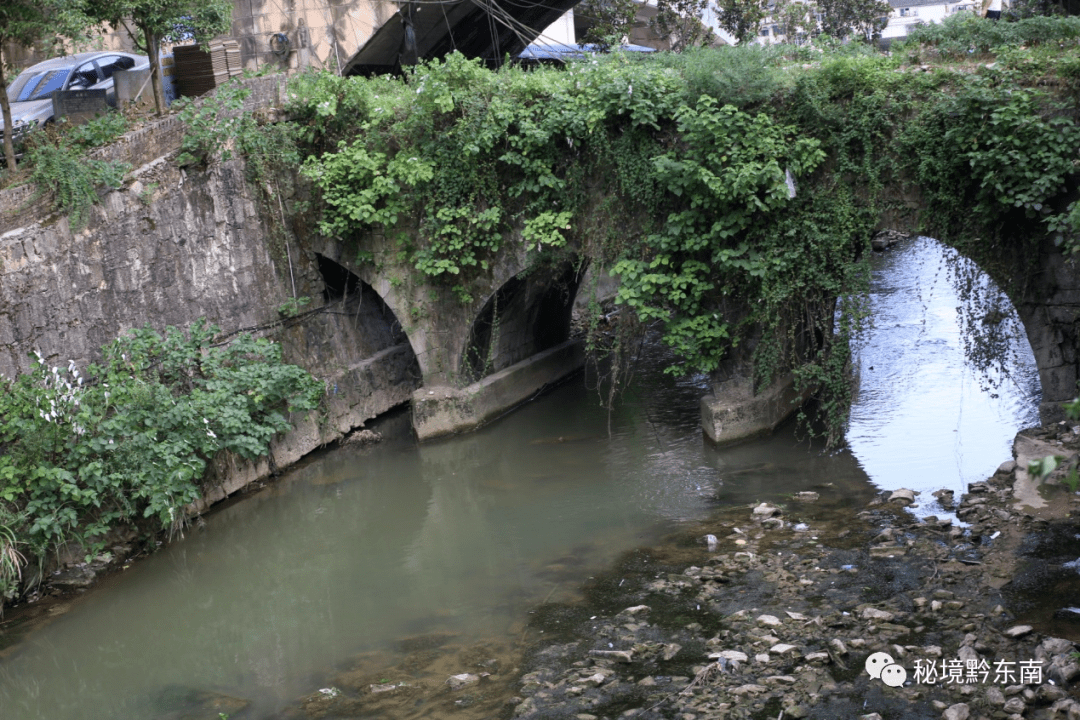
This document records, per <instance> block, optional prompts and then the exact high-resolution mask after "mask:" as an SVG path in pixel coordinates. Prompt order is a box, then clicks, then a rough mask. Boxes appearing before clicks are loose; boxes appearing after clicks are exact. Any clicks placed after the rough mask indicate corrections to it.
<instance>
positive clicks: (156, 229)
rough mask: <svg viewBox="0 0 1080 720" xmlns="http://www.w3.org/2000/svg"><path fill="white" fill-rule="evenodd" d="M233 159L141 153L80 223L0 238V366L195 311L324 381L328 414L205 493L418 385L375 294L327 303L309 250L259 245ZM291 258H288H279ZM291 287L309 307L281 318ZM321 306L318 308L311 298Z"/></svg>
mask: <svg viewBox="0 0 1080 720" xmlns="http://www.w3.org/2000/svg"><path fill="white" fill-rule="evenodd" d="M267 222H268V221H267V219H266V218H264V217H263V215H262V214H261V212H260V209H259V207H258V205H257V203H256V202H255V201H254V200H253V199H252V196H251V192H250V189H249V187H248V185H247V183H246V181H245V179H244V167H243V164H242V163H241V162H240V161H230V162H226V163H220V164H214V165H212V166H211V167H210V168H209V169H208V170H205V171H195V172H187V171H185V170H181V169H179V168H177V167H175V166H174V165H173V164H172V163H171V162H168V161H167V160H165V159H159V160H157V161H155V162H152V163H149V164H147V165H146V166H144V167H143V168H141V169H140V171H138V172H136V173H135V174H134V175H133V177H132V178H131V182H130V183H129V184H128V185H127V186H126V187H125V188H123V189H121V190H117V191H113V192H109V193H107V194H106V195H104V196H103V198H102V203H101V204H100V205H98V206H95V207H94V208H93V209H92V212H91V215H90V218H89V221H88V223H87V226H86V227H85V228H84V229H82V230H79V231H73V230H72V228H71V226H70V224H69V222H68V220H67V218H66V217H63V216H49V217H45V218H41V215H40V214H39V219H35V221H33V222H30V223H28V224H26V225H24V226H21V227H17V228H12V229H8V230H7V231H6V232H4V233H3V234H2V235H0V372H2V373H4V374H6V375H9V376H10V375H13V374H16V373H19V372H22V371H25V370H26V369H28V368H29V366H30V363H29V358H28V353H30V352H31V351H35V350H36V351H39V352H41V353H42V355H44V356H45V357H46V358H47V361H48V362H49V363H50V364H54V365H66V364H67V362H68V361H69V360H73V361H75V363H76V364H78V365H80V366H85V365H86V364H87V363H89V362H92V361H94V360H95V359H96V358H97V355H98V351H99V348H100V347H101V346H102V345H104V344H106V343H108V342H110V341H111V340H113V339H114V338H115V337H117V335H119V334H120V333H122V332H123V331H124V330H126V329H129V328H132V327H141V326H144V325H150V326H151V327H153V328H155V329H158V330H160V329H162V328H164V327H165V326H166V325H175V326H185V325H188V324H190V323H191V322H193V321H194V320H196V319H198V318H200V317H205V318H206V319H207V320H209V321H210V322H212V323H214V324H216V325H218V326H220V327H221V328H222V330H223V332H233V331H237V330H242V329H252V330H254V331H255V332H256V333H259V334H263V335H266V336H270V337H272V338H274V339H276V340H278V341H280V342H281V343H282V346H283V350H284V355H285V358H286V360H287V361H289V362H293V363H296V364H299V365H302V366H304V367H305V368H307V369H308V370H309V371H311V372H312V373H313V374H314V375H316V376H317V377H319V378H320V379H322V380H324V381H325V383H326V387H327V397H326V400H325V403H324V405H325V408H324V409H325V410H326V417H325V418H324V419H323V420H322V421H320V422H316V421H315V419H314V417H308V418H294V421H295V422H296V423H297V428H296V430H294V431H293V432H292V433H289V434H288V435H287V436H285V437H283V438H281V439H280V440H279V441H278V442H276V443H275V444H274V447H273V457H272V459H270V460H268V461H266V462H263V463H260V464H258V465H256V466H247V465H244V464H242V463H241V464H236V463H231V462H228V463H227V465H231V468H230V469H229V471H228V472H227V473H219V476H220V477H221V480H220V484H221V487H220V488H219V489H218V491H216V492H214V493H211V496H210V498H209V499H213V498H214V497H216V496H217V495H219V494H222V493H223V492H231V491H232V490H235V489H237V488H238V487H241V486H243V485H244V484H246V483H247V482H250V481H251V480H253V479H256V478H257V477H260V476H264V475H265V474H266V473H267V472H269V470H270V469H271V468H272V467H274V466H278V467H282V466H285V465H287V464H289V463H291V462H294V461H295V460H297V459H299V457H301V456H303V455H304V454H306V453H308V452H310V451H311V450H313V449H315V448H317V447H319V446H320V445H322V444H324V443H325V442H328V441H330V440H333V439H335V438H337V437H340V435H341V434H343V433H346V432H348V431H349V430H351V429H352V428H354V427H357V426H359V425H362V424H363V422H364V421H366V420H368V419H370V418H373V417H375V416H376V415H378V414H381V413H383V412H385V411H387V410H389V409H390V408H392V407H394V406H396V405H400V404H402V403H405V402H407V401H408V400H409V398H410V395H411V393H412V391H413V390H414V389H415V388H416V387H417V386H418V384H419V382H420V373H419V368H418V367H417V365H416V358H415V356H414V355H413V353H412V349H411V348H410V347H409V345H408V343H407V342H406V341H405V340H404V337H403V336H402V334H401V332H400V329H398V330H397V331H395V330H394V328H393V327H392V326H393V325H394V322H393V318H392V317H389V318H388V317H386V315H385V313H384V312H383V307H382V305H381V301H378V298H376V297H375V296H374V295H373V294H371V293H370V291H369V295H368V296H367V300H368V302H366V303H364V302H363V297H362V296H361V295H357V297H356V298H354V302H353V303H351V304H348V303H334V302H327V301H326V300H325V299H324V298H325V296H324V292H323V291H324V285H325V284H324V282H323V278H322V276H321V274H320V273H319V271H318V269H317V263H316V258H315V255H314V253H310V252H304V251H302V250H301V249H300V247H299V246H297V245H296V244H295V243H291V244H290V247H289V249H288V250H287V251H286V250H285V248H284V247H283V246H282V245H281V243H280V242H278V243H277V247H278V248H279V249H278V250H274V249H272V248H274V247H275V244H274V243H272V242H269V241H268V238H269V232H270V228H269V227H268V225H267ZM290 266H291V267H290ZM294 281H295V283H296V288H297V294H298V295H307V296H310V297H313V298H314V302H313V303H312V304H313V306H315V307H314V309H313V310H309V311H308V312H305V313H303V314H302V315H301V316H298V317H296V318H292V319H288V320H284V319H283V318H282V317H281V315H280V314H279V313H278V310H277V309H278V307H279V306H280V305H281V304H282V303H283V302H285V301H286V300H287V299H289V298H291V297H292V285H293V282H294ZM320 306H321V307H320Z"/></svg>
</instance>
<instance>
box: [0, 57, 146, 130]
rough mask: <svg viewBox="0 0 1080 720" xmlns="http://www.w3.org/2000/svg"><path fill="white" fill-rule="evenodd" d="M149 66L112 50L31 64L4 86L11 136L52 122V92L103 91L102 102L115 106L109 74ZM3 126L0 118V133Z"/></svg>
mask: <svg viewBox="0 0 1080 720" xmlns="http://www.w3.org/2000/svg"><path fill="white" fill-rule="evenodd" d="M148 67H150V59H149V58H148V57H146V56H145V55H133V54H132V53H125V52H115V51H97V52H84V53H78V54H76V55H67V56H65V57H59V58H53V59H52V60H46V61H45V62H40V63H38V64H37V65H32V66H30V67H28V68H26V69H25V70H23V71H22V72H21V73H19V76H18V77H17V78H15V81H14V82H13V83H11V84H10V85H8V91H7V93H8V102H10V103H11V125H12V128H14V131H15V132H14V133H13V137H14V138H16V139H18V138H21V137H22V136H23V135H24V134H25V133H26V132H27V131H28V130H32V129H33V128H36V127H40V126H42V125H44V124H45V123H47V122H49V121H50V120H52V119H53V105H52V96H53V93H54V92H56V91H58V90H105V91H106V96H105V97H106V100H107V102H108V103H109V104H110V105H113V106H115V105H116V91H115V90H114V88H113V73H114V72H116V71H117V70H142V69H145V68H148ZM3 127H4V122H3V118H0V132H2V130H3Z"/></svg>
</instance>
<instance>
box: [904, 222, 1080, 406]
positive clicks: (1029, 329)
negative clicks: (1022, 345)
mask: <svg viewBox="0 0 1080 720" xmlns="http://www.w3.org/2000/svg"><path fill="white" fill-rule="evenodd" d="M900 227H902V224H901V225H900ZM897 233H898V234H899V235H900V236H904V235H909V236H910V237H912V239H914V237H915V236H916V235H917V233H905V232H903V231H897ZM927 239H929V238H927ZM934 242H935V243H936V242H940V241H937V240H934ZM941 244H942V245H943V246H944V247H945V248H947V249H948V251H949V252H951V253H954V254H955V255H954V259H952V260H950V261H949V263H950V268H949V273H950V274H951V275H952V276H953V279H954V284H955V285H966V286H971V285H977V286H981V287H979V288H978V291H977V292H976V293H975V294H973V295H971V296H970V299H968V300H965V299H964V297H963V294H962V293H960V292H959V289H958V294H960V295H961V297H960V302H961V304H962V305H963V310H962V311H961V323H962V325H963V327H962V330H963V332H964V333H965V335H966V337H965V338H964V341H965V343H973V342H980V343H984V344H992V345H994V346H1000V348H999V349H1004V350H1008V348H1007V346H1008V344H1009V342H1010V337H1009V333H1008V325H1009V322H1010V321H1011V320H1012V318H1011V317H1010V316H1011V315H1012V314H1013V313H1015V318H1016V320H1017V321H1018V324H1019V325H1020V326H1021V327H1022V329H1023V336H1024V337H1023V338H1020V339H1021V341H1023V340H1026V342H1027V343H1028V344H1029V345H1030V347H1031V352H1032V354H1033V355H1034V358H1035V365H1036V368H1037V371H1038V379H1039V386H1040V390H1041V397H1042V399H1041V402H1040V403H1039V414H1040V416H1041V418H1042V421H1043V422H1050V421H1056V420H1059V419H1061V418H1062V417H1063V415H1062V411H1061V407H1060V405H1061V403H1062V402H1065V401H1068V400H1071V399H1073V398H1074V397H1076V394H1077V380H1080V366H1078V361H1080V357H1078V355H1077V352H1076V340H1077V333H1076V328H1075V327H1074V319H1073V316H1074V315H1075V311H1073V310H1068V311H1063V306H1067V307H1071V306H1073V305H1074V304H1075V295H1076V294H1077V290H1078V289H1077V288H1076V287H1075V285H1076V282H1077V281H1076V279H1075V278H1073V277H1071V275H1072V274H1071V273H1069V276H1068V277H1066V270H1065V267H1064V257H1063V256H1062V255H1061V254H1060V253H1059V252H1056V250H1055V251H1054V252H1044V253H1042V255H1041V257H1040V258H1039V259H1038V261H1037V262H1035V263H1034V264H1035V265H1036V266H1037V268H1034V272H1033V273H1032V274H1031V275H1030V276H1029V277H1027V278H1025V279H1023V280H1021V281H1020V282H1017V280H1018V278H1015V277H1011V276H1007V275H1005V271H1004V270H1003V269H1002V268H1003V267H1005V266H1006V265H1007V263H996V262H993V261H992V259H991V262H985V263H984V262H983V258H974V257H971V256H970V255H968V254H965V253H964V252H962V251H960V250H958V249H957V248H955V247H953V246H951V245H949V244H948V243H946V242H941ZM957 277H958V278H959V279H957ZM1070 285H1072V286H1073V287H1070ZM969 289H970V288H969ZM1003 320H1004V322H1002V321H1003ZM973 333H974V334H975V335H978V337H975V336H974V335H973ZM976 364H977V365H978V363H976Z"/></svg>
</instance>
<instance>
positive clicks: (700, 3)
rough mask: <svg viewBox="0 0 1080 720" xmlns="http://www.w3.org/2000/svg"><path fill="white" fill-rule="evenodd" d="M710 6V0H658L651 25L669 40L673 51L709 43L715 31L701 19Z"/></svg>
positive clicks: (662, 36)
mask: <svg viewBox="0 0 1080 720" xmlns="http://www.w3.org/2000/svg"><path fill="white" fill-rule="evenodd" d="M708 7H709V0H657V2H656V17H654V18H653V19H652V21H651V22H650V25H651V26H652V29H653V31H654V32H656V34H657V35H659V36H660V37H661V38H663V39H665V40H667V41H668V44H669V45H670V47H671V50H672V52H681V51H683V50H685V49H686V48H690V47H694V46H695V45H708V44H709V43H711V42H712V41H713V32H712V30H711V29H710V28H709V27H707V26H706V25H705V23H703V22H702V21H701V18H702V16H703V15H704V14H705V11H706V10H707V9H708Z"/></svg>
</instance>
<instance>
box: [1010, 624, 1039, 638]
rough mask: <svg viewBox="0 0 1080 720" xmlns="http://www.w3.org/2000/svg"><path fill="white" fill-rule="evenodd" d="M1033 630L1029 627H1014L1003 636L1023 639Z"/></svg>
mask: <svg viewBox="0 0 1080 720" xmlns="http://www.w3.org/2000/svg"><path fill="white" fill-rule="evenodd" d="M1034 629H1035V628H1033V627H1031V626H1030V625H1014V626H1013V627H1011V628H1009V629H1008V630H1006V631H1005V636H1006V637H1011V638H1018V637H1023V636H1024V635H1027V634H1028V633H1029V632H1031V631H1032V630H1034Z"/></svg>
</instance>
